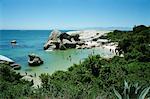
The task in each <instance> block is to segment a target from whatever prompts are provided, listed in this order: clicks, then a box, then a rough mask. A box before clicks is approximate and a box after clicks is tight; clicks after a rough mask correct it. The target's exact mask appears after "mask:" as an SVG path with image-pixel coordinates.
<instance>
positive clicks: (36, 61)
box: [28, 54, 43, 66]
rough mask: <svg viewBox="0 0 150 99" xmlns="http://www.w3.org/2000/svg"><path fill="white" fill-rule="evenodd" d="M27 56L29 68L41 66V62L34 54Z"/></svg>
mask: <svg viewBox="0 0 150 99" xmlns="http://www.w3.org/2000/svg"><path fill="white" fill-rule="evenodd" d="M28 56H29V59H28V64H29V65H30V66H39V65H41V64H43V60H42V59H41V58H40V57H39V56H37V55H35V54H30V55H28Z"/></svg>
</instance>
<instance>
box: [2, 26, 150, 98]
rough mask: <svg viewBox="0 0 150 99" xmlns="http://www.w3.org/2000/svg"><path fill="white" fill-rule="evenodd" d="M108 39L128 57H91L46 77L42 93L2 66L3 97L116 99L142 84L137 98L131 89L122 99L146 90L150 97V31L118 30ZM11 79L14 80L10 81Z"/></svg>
mask: <svg viewBox="0 0 150 99" xmlns="http://www.w3.org/2000/svg"><path fill="white" fill-rule="evenodd" d="M105 38H108V39H111V41H112V42H118V43H119V44H118V51H119V53H120V54H124V57H119V56H115V57H113V58H112V59H104V58H101V57H100V56H99V55H96V56H89V57H88V58H87V59H85V60H84V62H81V63H80V64H74V65H73V66H71V67H70V68H68V71H65V72H64V71H57V72H55V73H53V74H52V75H48V74H42V75H41V76H40V78H41V80H42V87H41V88H38V89H33V88H32V87H31V82H27V81H22V80H21V77H20V76H19V74H16V73H14V72H13V71H12V70H10V69H9V68H8V67H7V66H1V67H0V73H1V74H2V75H1V76H0V81H1V82H0V92H1V93H0V97H2V98H4V99H5V98H11V99H13V98H14V99H17V98H19V99H20V97H22V98H35V99H42V98H44V99H45V98H57V99H62V98H64V99H99V98H100V99H101V98H102V99H116V98H117V97H118V95H120V96H123V95H124V91H123V90H124V88H125V87H124V82H125V81H127V82H128V84H129V85H137V83H138V85H140V88H138V93H137V94H136V96H134V95H135V94H133V92H135V87H130V88H128V89H130V93H128V96H129V97H127V98H125V97H123V98H122V99H128V98H130V99H133V98H135V97H136V98H137V99H138V97H139V96H141V94H142V93H144V92H143V90H146V89H147V91H145V93H144V94H143V97H142V98H143V99H144V98H147V97H150V92H149V90H148V89H149V86H150V27H146V26H144V25H140V26H136V27H134V28H133V31H118V30H115V31H113V32H111V33H108V35H107V36H106V37H105ZM10 75H13V76H12V77H9V76H10ZM18 76H19V77H18ZM8 77H9V79H7V78H8ZM10 79H13V80H11V81H10ZM125 85H126V87H127V84H125ZM128 87H129V86H128ZM114 89H115V90H114ZM133 90H134V91H133Z"/></svg>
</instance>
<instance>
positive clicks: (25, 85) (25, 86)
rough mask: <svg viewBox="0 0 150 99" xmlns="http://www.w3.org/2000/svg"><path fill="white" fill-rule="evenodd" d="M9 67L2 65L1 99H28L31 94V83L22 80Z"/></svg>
mask: <svg viewBox="0 0 150 99" xmlns="http://www.w3.org/2000/svg"><path fill="white" fill-rule="evenodd" d="M21 78H22V76H21V75H20V74H19V73H16V72H15V71H13V70H12V69H11V68H10V67H9V66H8V65H4V64H0V99H19V98H26V97H28V96H29V95H30V94H31V85H32V83H31V82H28V81H25V80H22V79H21Z"/></svg>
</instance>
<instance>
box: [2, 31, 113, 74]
mask: <svg viewBox="0 0 150 99" xmlns="http://www.w3.org/2000/svg"><path fill="white" fill-rule="evenodd" d="M50 32H51V31H50V30H21V31H20V30H1V31H0V54H1V55H5V56H7V57H9V58H11V59H13V60H14V61H15V62H16V63H18V64H20V65H21V67H22V68H21V70H19V72H28V73H36V74H37V75H40V74H41V73H49V74H52V73H54V72H55V71H57V70H67V68H68V67H70V66H71V65H73V64H74V63H79V62H80V60H81V61H82V60H84V58H86V57H88V55H89V54H91V53H93V51H94V54H100V55H101V56H106V55H109V56H110V55H113V54H112V53H110V52H109V50H106V49H105V50H104V49H102V48H93V49H69V50H65V51H60V50H56V51H50V52H46V51H44V50H43V45H44V43H45V42H46V41H47V39H48V37H49V34H50ZM13 39H15V40H16V41H17V42H18V43H17V44H18V45H16V46H14V47H12V45H11V44H10V41H11V40H13ZM30 53H35V54H38V55H39V56H40V57H41V58H42V59H43V60H44V64H43V65H40V66H37V67H30V66H28V63H27V60H28V54H30ZM69 56H71V60H69V59H68V57H69Z"/></svg>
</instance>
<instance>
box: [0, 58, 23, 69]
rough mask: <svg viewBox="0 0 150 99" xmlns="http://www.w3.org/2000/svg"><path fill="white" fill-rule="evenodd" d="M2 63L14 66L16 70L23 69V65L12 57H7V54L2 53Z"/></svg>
mask: <svg viewBox="0 0 150 99" xmlns="http://www.w3.org/2000/svg"><path fill="white" fill-rule="evenodd" d="M0 63H1V64H6V65H9V66H10V67H12V68H13V69H14V70H19V69H21V66H20V65H19V64H16V63H15V61H13V60H12V59H10V58H8V57H6V56H3V55H0Z"/></svg>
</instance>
